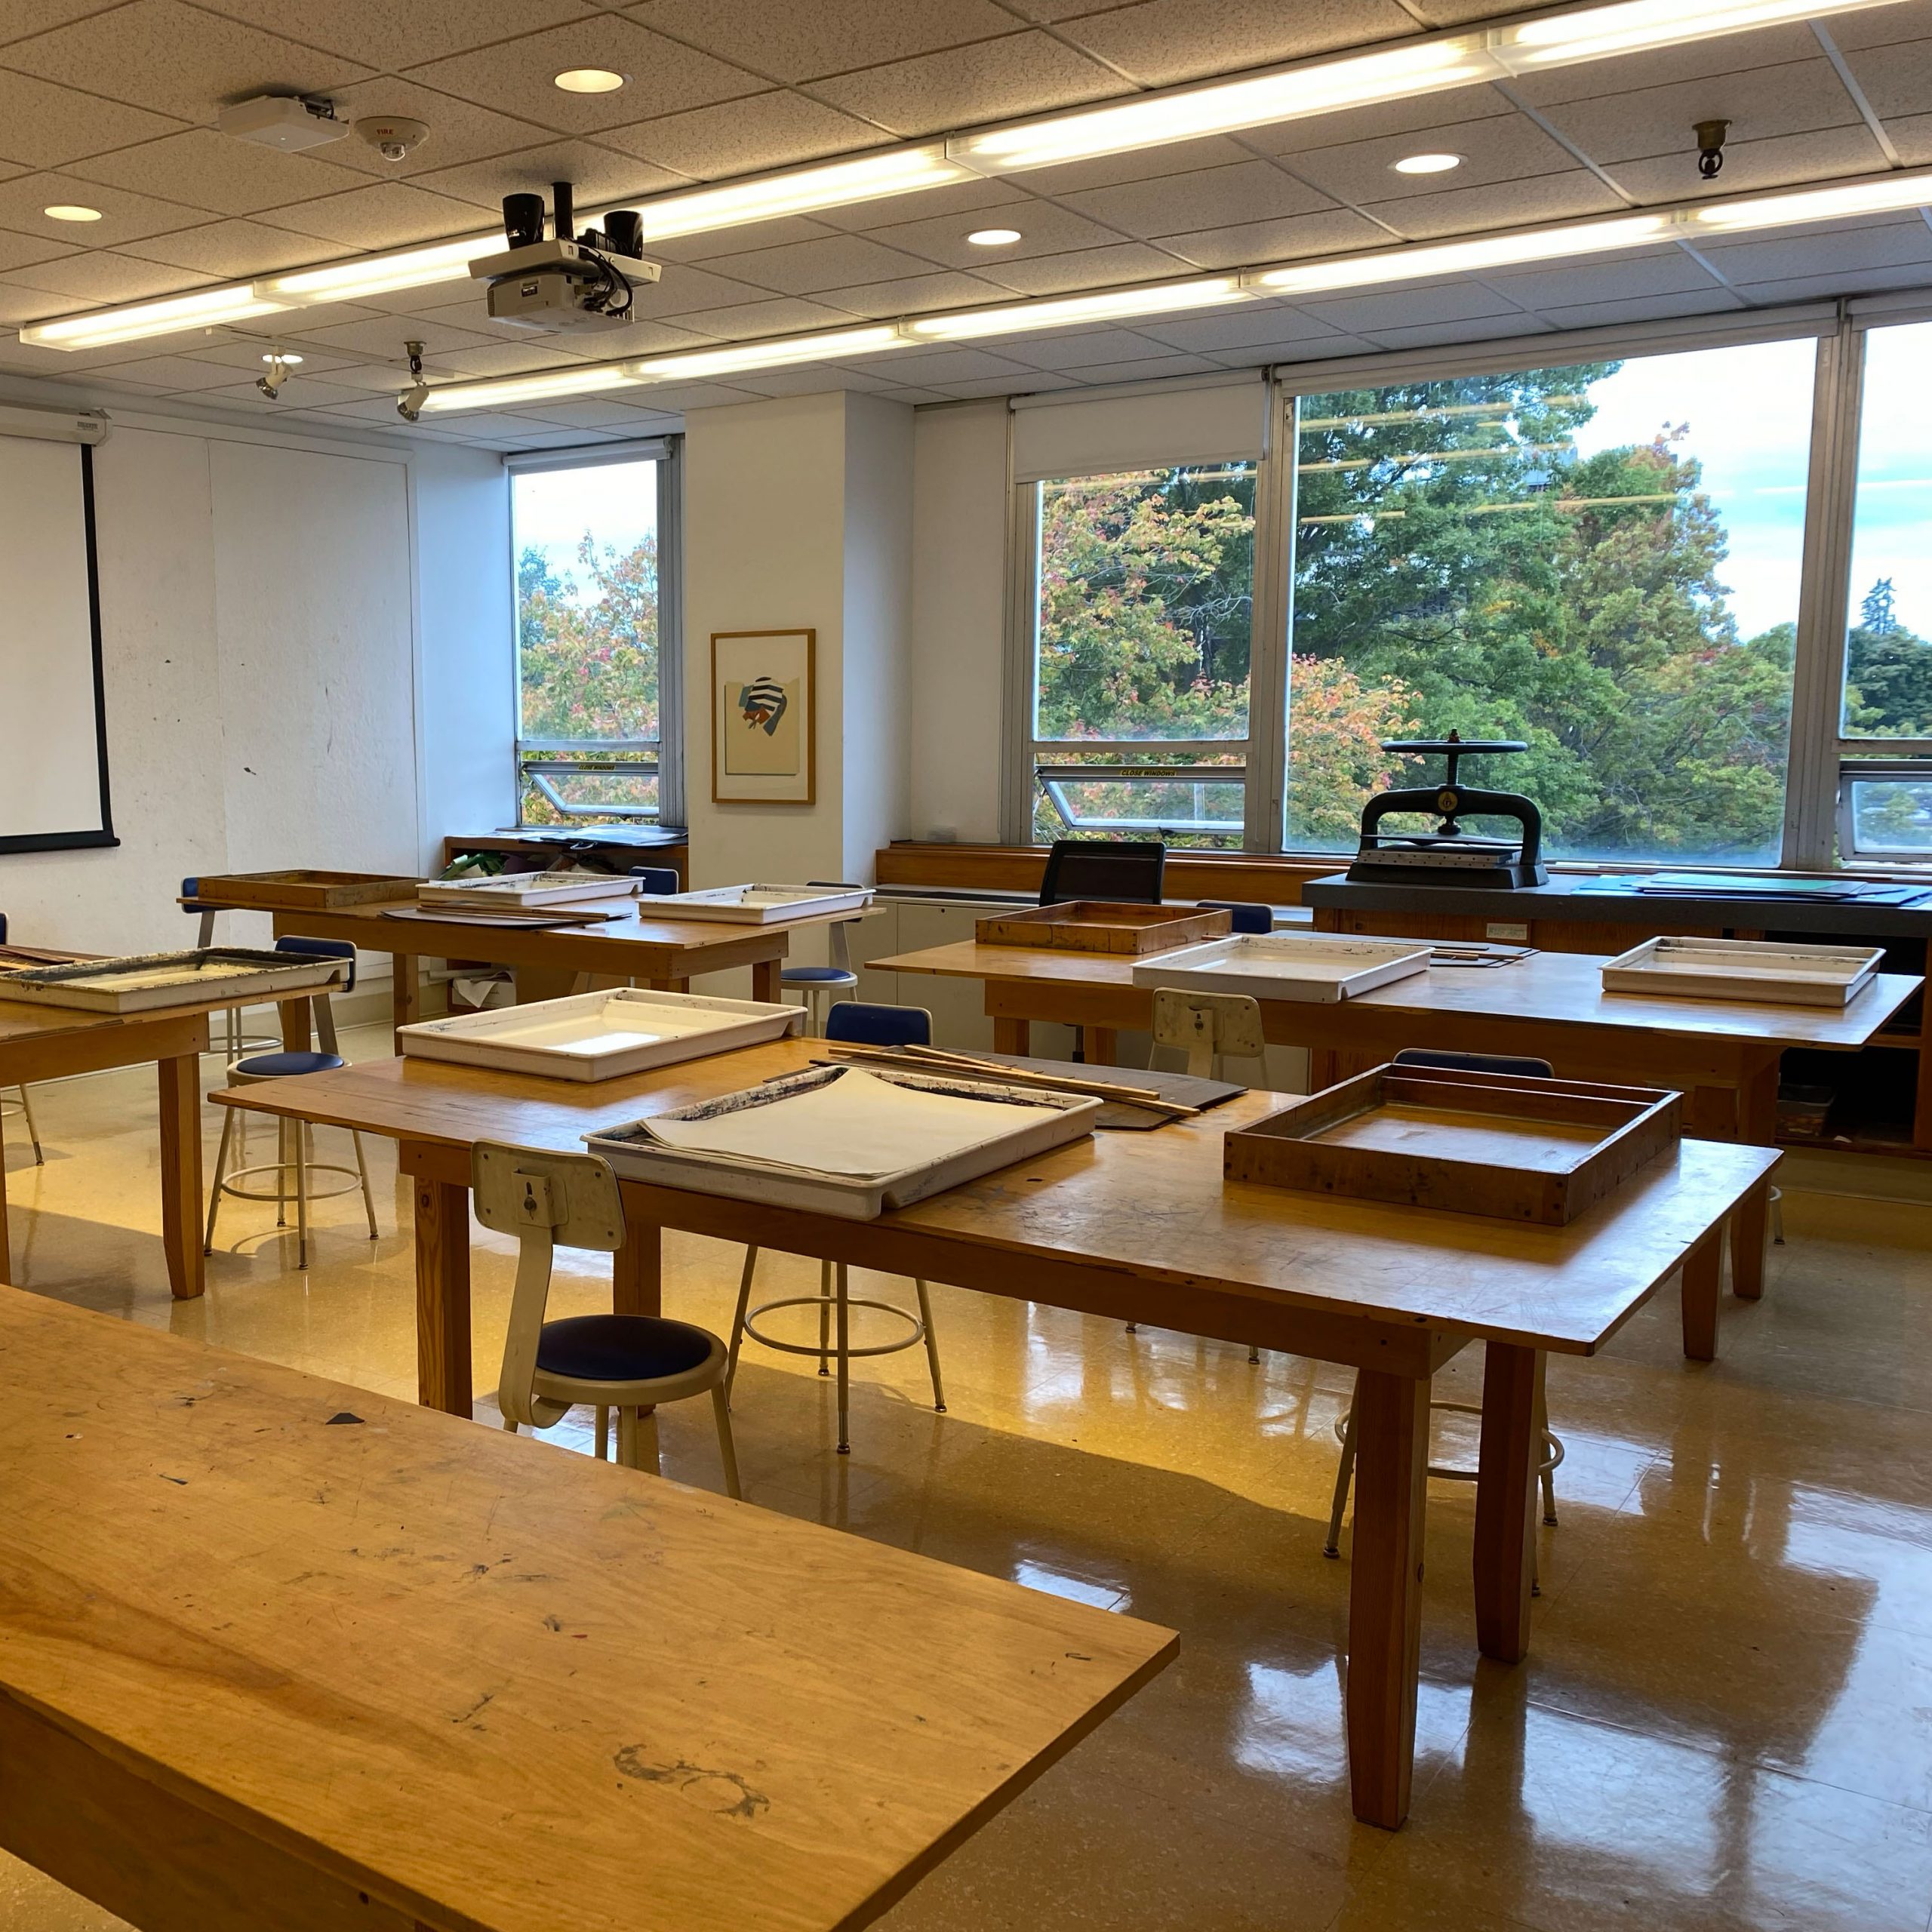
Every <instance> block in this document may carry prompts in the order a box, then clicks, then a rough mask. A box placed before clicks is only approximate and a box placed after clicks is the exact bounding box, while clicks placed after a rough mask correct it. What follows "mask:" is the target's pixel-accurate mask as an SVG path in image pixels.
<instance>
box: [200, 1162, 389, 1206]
mask: <svg viewBox="0 0 1932 1932" xmlns="http://www.w3.org/2000/svg"><path fill="white" fill-rule="evenodd" d="M304 1164H305V1165H306V1167H307V1168H308V1170H309V1173H311V1174H340V1175H341V1176H342V1177H343V1184H342V1185H341V1186H340V1187H312V1188H310V1189H309V1190H308V1195H309V1199H310V1200H311V1201H333V1200H334V1199H335V1198H336V1197H337V1195H343V1194H358V1193H360V1192H361V1188H362V1177H361V1174H358V1172H357V1171H356V1170H355V1168H345V1167H341V1166H339V1165H338V1164H337V1163H336V1162H334V1161H306V1162H305V1163H304ZM294 1171H295V1163H294V1161H256V1162H255V1163H254V1164H253V1165H252V1166H250V1167H246V1168H229V1170H228V1171H227V1172H226V1174H223V1176H222V1177H221V1180H220V1182H219V1183H217V1185H218V1186H219V1187H220V1189H221V1192H223V1194H229V1195H233V1196H234V1197H235V1199H236V1200H237V1201H266V1202H268V1203H269V1205H270V1206H271V1207H294V1205H295V1204H296V1202H297V1200H299V1199H300V1194H299V1192H298V1191H297V1189H295V1188H294V1187H288V1188H286V1189H285V1188H284V1187H283V1186H282V1184H281V1182H279V1181H278V1182H277V1183H276V1188H275V1192H273V1193H270V1192H268V1190H267V1189H265V1188H254V1187H237V1186H235V1183H236V1182H237V1181H238V1180H245V1179H247V1178H248V1176H250V1175H251V1174H277V1175H281V1174H294Z"/></svg>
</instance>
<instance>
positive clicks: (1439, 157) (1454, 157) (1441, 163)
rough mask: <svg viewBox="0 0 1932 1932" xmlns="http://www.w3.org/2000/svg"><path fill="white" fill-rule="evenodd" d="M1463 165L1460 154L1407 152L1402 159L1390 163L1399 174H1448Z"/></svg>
mask: <svg viewBox="0 0 1932 1932" xmlns="http://www.w3.org/2000/svg"><path fill="white" fill-rule="evenodd" d="M1462 165H1463V157H1462V156H1461V155H1459V154H1405V155H1403V157H1402V158H1401V160H1400V161H1392V162H1390V163H1389V167H1390V168H1392V169H1393V170H1394V171H1395V173H1396V174H1447V173H1448V172H1449V171H1450V169H1451V168H1460V167H1461V166H1462Z"/></svg>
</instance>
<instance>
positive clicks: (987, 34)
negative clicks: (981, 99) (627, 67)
mask: <svg viewBox="0 0 1932 1932" xmlns="http://www.w3.org/2000/svg"><path fill="white" fill-rule="evenodd" d="M629 13H630V17H631V18H632V19H633V20H640V21H641V22H642V23H644V24H645V26H648V27H654V28H656V29H657V30H658V31H659V32H661V33H666V34H669V35H672V37H673V38H676V39H678V40H681V41H685V42H688V43H689V44H690V45H691V46H693V47H701V48H705V49H706V51H708V52H709V53H712V54H716V55H717V56H718V58H719V59H720V60H731V61H734V62H736V63H737V64H738V65H740V66H744V67H749V68H752V69H755V71H756V72H759V73H761V74H769V75H771V76H772V78H774V79H775V80H780V81H786V82H794V81H809V80H814V79H817V78H820V77H821V76H823V75H828V74H842V73H845V72H849V71H850V70H851V69H853V68H854V67H866V66H875V65H876V64H878V63H880V62H881V61H888V60H906V59H908V58H909V57H912V56H913V55H915V54H935V53H937V52H939V51H940V50H942V49H943V48H950V47H961V46H964V45H966V44H967V43H968V42H970V41H975V40H991V39H993V38H997V37H998V36H1000V35H1005V34H1010V33H1011V32H1013V30H1014V25H1015V22H1014V17H1013V16H1012V14H1010V13H1008V12H1007V11H1005V10H1004V8H1001V7H998V6H996V5H994V4H993V0H811V4H810V5H801V4H799V0H645V4H644V5H638V6H633V7H632V8H630V9H629Z"/></svg>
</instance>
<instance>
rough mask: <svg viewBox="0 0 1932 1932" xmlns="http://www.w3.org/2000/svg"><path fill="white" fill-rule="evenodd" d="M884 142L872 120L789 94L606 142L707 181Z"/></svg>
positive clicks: (666, 119)
mask: <svg viewBox="0 0 1932 1932" xmlns="http://www.w3.org/2000/svg"><path fill="white" fill-rule="evenodd" d="M882 138H883V137H881V134H880V133H879V131H878V129H877V128H875V127H873V126H872V125H871V124H870V123H869V122H864V121H860V120H857V119H856V118H854V116H852V115H849V114H841V113H840V112H838V109H836V108H835V107H827V106H824V105H823V103H821V102H819V101H816V100H807V99H806V98H805V97H804V95H803V94H792V93H789V92H786V91H784V90H783V89H778V90H774V91H773V92H771V93H770V94H752V95H749V96H748V97H746V99H744V100H733V101H727V102H724V103H721V104H720V105H719V106H715V107H694V108H692V109H690V110H689V112H686V113H683V114H667V115H664V116H663V118H661V119H659V120H656V121H641V122H638V123H637V124H636V125H635V126H632V127H627V128H606V129H605V131H604V132H603V133H602V134H600V135H598V140H601V141H604V142H606V143H608V144H609V145H610V146H612V147H615V148H621V149H623V151H624V152H626V154H634V155H638V157H640V158H641V159H643V160H645V161H648V162H656V163H657V164H659V165H661V166H663V167H665V168H675V169H676V170H677V171H678V172H679V173H680V174H688V175H693V176H695V177H698V178H700V179H701V180H716V179H718V177H721V176H723V175H729V174H757V173H758V172H760V171H762V170H764V169H766V168H786V167H789V166H791V165H792V164H793V163H795V162H804V161H816V160H817V159H818V158H820V156H821V155H835V154H843V153H846V152H849V151H850V150H851V149H854V148H864V147H872V146H875V145H877V144H878V143H879V142H880V141H881V140H882Z"/></svg>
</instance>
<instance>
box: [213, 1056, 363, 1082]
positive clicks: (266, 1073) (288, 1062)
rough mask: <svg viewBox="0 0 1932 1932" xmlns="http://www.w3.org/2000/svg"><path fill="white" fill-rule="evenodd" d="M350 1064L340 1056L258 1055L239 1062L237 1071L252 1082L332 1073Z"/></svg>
mask: <svg viewBox="0 0 1932 1932" xmlns="http://www.w3.org/2000/svg"><path fill="white" fill-rule="evenodd" d="M348 1064H349V1063H348V1062H347V1061H346V1060H344V1059H343V1057H342V1056H341V1054H313V1053H302V1054H256V1055H254V1057H253V1058H252V1059H249V1060H237V1061H236V1062H235V1072H237V1073H239V1074H242V1075H244V1076H245V1077H246V1078H248V1079H251V1080H257V1079H259V1080H279V1079H281V1078H282V1077H283V1076H284V1075H288V1074H291V1073H332V1072H334V1070H335V1069H337V1067H339V1066H347V1065H348Z"/></svg>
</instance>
